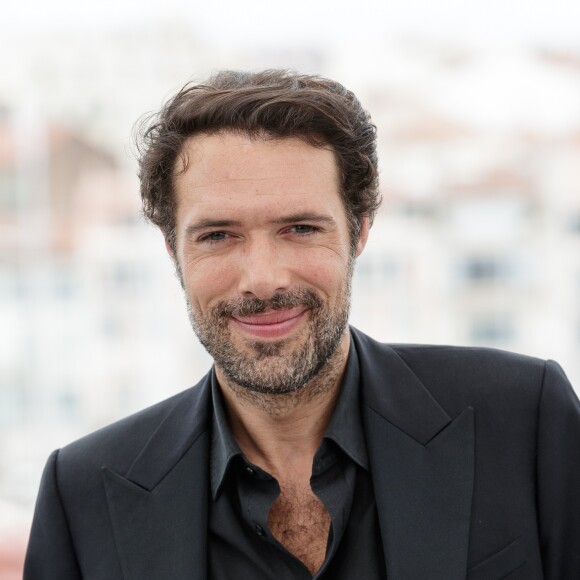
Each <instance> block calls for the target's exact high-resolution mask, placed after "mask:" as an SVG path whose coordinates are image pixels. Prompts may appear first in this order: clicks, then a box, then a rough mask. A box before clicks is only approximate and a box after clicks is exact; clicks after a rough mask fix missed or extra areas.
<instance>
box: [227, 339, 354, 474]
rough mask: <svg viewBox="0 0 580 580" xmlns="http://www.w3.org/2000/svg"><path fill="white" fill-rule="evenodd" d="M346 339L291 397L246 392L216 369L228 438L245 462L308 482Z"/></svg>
mask: <svg viewBox="0 0 580 580" xmlns="http://www.w3.org/2000/svg"><path fill="white" fill-rule="evenodd" d="M349 340H350V339H349V336H348V334H345V336H344V337H343V339H342V340H341V342H340V344H339V347H338V348H337V349H336V351H335V353H334V354H333V355H332V357H331V358H330V360H329V361H328V362H327V363H326V364H325V365H324V367H323V368H322V369H321V371H320V372H319V373H318V375H317V376H316V377H314V378H313V379H312V380H311V381H309V382H308V383H307V384H305V385H304V386H303V387H301V388H300V389H298V390H296V391H294V392H291V393H284V394H265V393H256V392H253V391H249V390H248V389H246V388H244V387H241V386H240V385H237V384H235V383H232V381H230V380H228V378H227V377H226V376H225V375H224V373H223V372H222V371H221V369H220V368H219V367H216V376H217V378H218V382H219V384H220V387H221V390H222V394H223V397H224V401H225V404H226V410H227V414H228V419H229V423H230V428H231V430H232V434H233V436H234V439H235V440H236V442H237V443H238V445H239V446H240V448H241V449H242V451H243V452H244V454H245V455H246V457H247V458H248V460H249V461H251V462H252V463H255V464H256V465H259V466H260V467H262V468H263V469H265V470H266V471H268V472H269V473H270V474H272V475H274V476H275V477H277V478H278V479H281V478H282V479H284V474H287V473H288V471H304V472H305V473H304V475H306V474H307V476H308V477H310V469H311V467H312V458H313V457H314V454H315V453H316V450H317V449H318V447H319V445H320V442H321V440H322V437H323V436H324V433H325V431H326V428H327V427H328V424H329V422H330V419H331V417H332V413H333V411H334V407H335V405H336V401H337V399H338V394H339V390H340V384H341V382H342V377H343V374H344V370H345V367H346V361H347V358H348V349H349Z"/></svg>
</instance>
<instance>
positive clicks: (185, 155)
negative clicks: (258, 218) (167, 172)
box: [173, 129, 338, 183]
mask: <svg viewBox="0 0 580 580" xmlns="http://www.w3.org/2000/svg"><path fill="white" fill-rule="evenodd" d="M228 136H231V137H237V138H239V139H237V142H236V143H229V144H226V143H227V139H226V138H227V137H228ZM212 138H216V139H219V140H220V141H221V145H220V148H219V151H215V152H209V155H208V152H207V151H204V149H206V148H204V147H203V146H201V144H200V142H201V141H205V142H206V143H207V139H212ZM256 142H258V143H260V142H261V143H271V144H273V145H277V144H285V145H293V144H294V145H296V146H300V145H309V146H310V147H312V148H313V149H318V150H321V151H327V152H328V153H330V154H332V156H333V157H334V160H335V163H336V161H337V160H336V155H335V151H334V149H333V148H332V147H331V146H330V145H328V144H327V143H326V142H325V141H324V140H323V139H322V137H320V140H319V141H317V140H316V135H312V136H308V137H307V136H304V137H301V136H288V137H278V136H276V135H272V134H271V133H266V132H261V133H250V132H246V131H235V130H227V129H226V130H221V131H216V132H203V133H197V134H195V135H193V136H191V137H188V138H187V139H186V140H185V141H184V142H183V145H182V146H181V150H180V152H179V155H178V156H177V158H176V160H175V164H174V169H173V177H174V178H175V177H178V176H179V175H182V174H183V173H185V172H186V171H187V169H188V167H189V165H190V163H191V157H192V156H193V155H195V159H196V161H201V162H203V161H204V157H205V158H206V159H207V158H208V157H213V156H215V155H216V154H219V152H220V151H225V150H227V149H232V148H239V147H240V146H245V147H247V146H249V145H251V144H252V143H256ZM336 169H337V174H338V163H336ZM264 179H267V178H264ZM258 180H259V178H256V181H258ZM231 181H234V180H233V179H232V180H231ZM240 181H242V179H240ZM215 183H219V182H217V181H216V182H215Z"/></svg>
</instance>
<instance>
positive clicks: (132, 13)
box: [0, 0, 580, 48]
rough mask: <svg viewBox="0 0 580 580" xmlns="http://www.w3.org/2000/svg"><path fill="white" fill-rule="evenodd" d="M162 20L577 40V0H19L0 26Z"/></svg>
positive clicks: (221, 30)
mask: <svg viewBox="0 0 580 580" xmlns="http://www.w3.org/2000/svg"><path fill="white" fill-rule="evenodd" d="M163 20H178V21H180V22H187V23H188V24H189V25H191V27H192V28H193V29H194V30H195V31H196V32H197V33H198V34H200V35H201V36H203V37H205V38H207V39H210V40H212V41H213V42H215V43H218V44H222V45H231V44H237V43H239V42H240V41H244V42H246V43H249V44H252V43H253V44H263V45H265V44H268V45H272V44H281V43H285V44H288V43H294V44H298V43H304V42H308V43H312V44H315V43H321V44H326V45H328V44H329V43H330V44H335V45H341V46H345V45H346V46H348V45H352V46H353V48H355V47H360V46H361V44H362V45H369V44H372V43H373V42H374V41H377V40H380V39H384V38H388V37H392V38H401V37H403V38H404V37H410V38H413V39H416V38H424V39H426V40H435V41H441V42H461V43H465V42H467V43H476V44H477V43H484V44H493V43H501V44H512V43H515V44H524V45H550V46H558V47H576V48H578V47H580V31H579V24H578V23H579V22H580V2H578V1H577V0H486V1H485V2H484V1H483V0H480V1H479V2H469V1H466V0H404V1H403V0H398V1H397V2H394V1H393V0H386V1H385V0H380V1H379V0H356V1H352V0H351V1H350V2H346V1H344V0H334V1H332V2H331V1H329V0H293V1H292V2H279V3H275V2H271V1H269V0H268V1H267V0H247V1H246V2H240V1H239V0H220V1H219V2H211V1H203V2H200V1H197V2H196V1H193V2H192V1H191V0H190V1H187V0H152V1H150V2H141V1H139V0H99V1H98V2H97V1H95V0H88V1H86V2H83V3H80V2H75V1H73V0H51V2H46V1H45V0H22V1H20V2H16V3H12V4H11V6H10V8H9V9H8V10H6V9H5V10H4V11H3V14H2V19H1V20H0V30H2V31H3V33H5V34H35V35H36V34H46V33H49V34H50V33H53V32H54V31H58V30H67V31H69V32H71V31H75V30H76V31H79V32H83V31H86V30H92V29H98V28H103V27H116V26H121V27H131V26H136V25H139V24H150V23H154V22H159V21H163Z"/></svg>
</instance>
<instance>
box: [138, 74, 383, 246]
mask: <svg viewBox="0 0 580 580" xmlns="http://www.w3.org/2000/svg"><path fill="white" fill-rule="evenodd" d="M223 131H230V132H235V133H245V134H248V135H249V136H257V137H262V136H263V137H265V138H271V139H283V138H286V137H297V138H300V139H303V140H304V141H305V142H307V143H309V144H311V145H313V146H315V147H328V146H330V147H331V148H332V150H333V151H334V154H335V157H336V161H337V166H338V170H339V175H340V180H341V196H342V199H343V202H344V206H345V209H346V215H347V218H348V222H349V227H350V232H351V241H352V243H353V246H354V245H356V241H357V240H358V237H359V234H360V227H361V220H362V218H363V216H368V217H369V218H370V221H371V223H372V220H373V218H374V215H375V213H376V211H377V209H378V207H379V205H380V202H381V199H380V195H379V192H378V167H377V153H376V127H375V125H374V124H373V122H372V121H371V119H370V116H369V114H368V113H367V112H366V111H365V110H364V109H363V108H362V105H361V104H360V102H359V100H358V99H357V98H356V96H355V95H354V94H353V93H352V92H351V91H349V90H347V89H346V88H345V87H343V86H342V85H341V84H339V83H337V82H336V81H333V80H330V79H326V78H323V77H320V76H315V75H304V74H298V73H296V72H293V71H288V70H278V69H275V70H265V71H261V72H241V71H229V70H226V71H220V72H218V73H216V74H214V75H213V76H212V77H211V78H209V79H208V80H207V81H206V82H204V83H201V84H192V83H189V84H187V85H185V86H184V87H183V88H182V89H181V90H180V91H179V92H178V93H177V94H176V95H175V96H174V97H172V98H171V99H170V100H169V101H168V102H167V103H166V104H165V105H164V107H163V108H162V109H161V110H160V111H159V112H158V113H156V114H154V115H152V116H149V117H148V118H146V119H145V120H144V122H143V123H142V124H141V126H140V127H139V129H138V132H137V137H136V142H137V149H138V152H139V179H140V182H141V199H142V203H143V214H144V216H145V217H146V218H147V219H148V220H149V221H151V222H152V223H153V224H155V225H157V226H158V227H159V228H160V229H161V231H162V232H163V234H164V236H165V238H166V240H167V241H168V243H169V245H170V247H171V248H172V249H173V250H174V251H175V238H176V233H175V208H176V203H175V199H174V193H173V185H174V183H173V182H174V178H175V177H176V161H177V159H178V157H179V156H180V155H181V156H182V155H183V145H184V143H185V141H186V140H187V139H188V138H190V137H192V136H193V135H196V134H199V133H207V134H211V133H216V132H223ZM182 167H183V168H187V160H184V163H183V164H182ZM183 170H185V169H182V171H183Z"/></svg>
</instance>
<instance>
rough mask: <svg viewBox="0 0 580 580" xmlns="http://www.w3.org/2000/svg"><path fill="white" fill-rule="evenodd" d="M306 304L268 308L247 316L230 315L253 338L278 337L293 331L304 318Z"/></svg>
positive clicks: (306, 309) (306, 308)
mask: <svg viewBox="0 0 580 580" xmlns="http://www.w3.org/2000/svg"><path fill="white" fill-rule="evenodd" d="M308 310H309V309H308V307H306V306H303V305H302V306H296V307H294V308H285V309H281V310H269V311H267V312H260V313H258V314H251V315H249V316H235V315H234V316H232V317H231V320H233V322H234V323H235V325H236V326H237V327H238V328H240V329H241V330H242V331H244V332H245V333H247V334H250V335H252V336H253V337H255V338H276V339H280V338H283V337H285V336H286V335H288V334H289V333H290V332H291V331H293V330H294V329H295V328H296V327H297V326H298V325H299V324H300V323H301V322H302V320H303V319H304V317H305V316H306V312H307V311H308Z"/></svg>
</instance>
